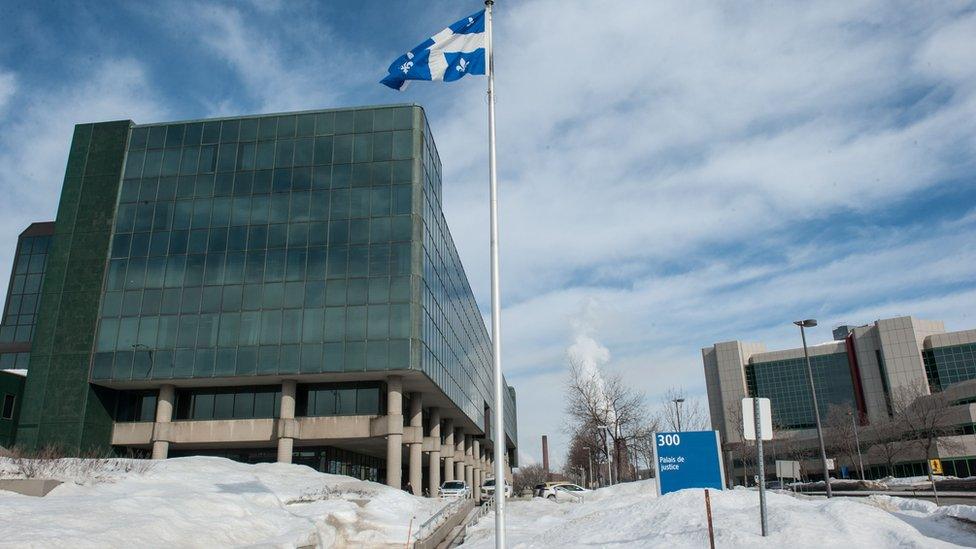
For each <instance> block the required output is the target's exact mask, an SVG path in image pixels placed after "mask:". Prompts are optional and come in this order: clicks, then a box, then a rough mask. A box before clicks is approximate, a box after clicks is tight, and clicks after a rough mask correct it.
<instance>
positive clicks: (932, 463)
mask: <svg viewBox="0 0 976 549" xmlns="http://www.w3.org/2000/svg"><path fill="white" fill-rule="evenodd" d="M929 469H931V470H932V474H933V475H941V474H942V461H941V460H938V459H930V460H929Z"/></svg>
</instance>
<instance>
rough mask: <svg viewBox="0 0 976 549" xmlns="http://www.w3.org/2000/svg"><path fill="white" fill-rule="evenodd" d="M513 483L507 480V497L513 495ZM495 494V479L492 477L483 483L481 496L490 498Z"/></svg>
mask: <svg viewBox="0 0 976 549" xmlns="http://www.w3.org/2000/svg"><path fill="white" fill-rule="evenodd" d="M512 491H513V490H512V485H511V484H509V483H508V482H505V497H506V498H510V497H512ZM494 495H495V479H493V478H490V479H488V480H486V481H485V483H484V484H482V485H481V497H482V499H485V498H490V497H492V496H494Z"/></svg>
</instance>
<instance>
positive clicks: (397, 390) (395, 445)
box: [386, 376, 403, 490]
mask: <svg viewBox="0 0 976 549" xmlns="http://www.w3.org/2000/svg"><path fill="white" fill-rule="evenodd" d="M386 415H387V421H388V423H387V428H388V429H389V432H388V434H387V435H386V485H387V486H391V487H393V488H396V489H397V490H399V489H400V488H402V487H403V453H402V452H403V380H402V379H401V378H400V376H390V377H388V378H387V379H386Z"/></svg>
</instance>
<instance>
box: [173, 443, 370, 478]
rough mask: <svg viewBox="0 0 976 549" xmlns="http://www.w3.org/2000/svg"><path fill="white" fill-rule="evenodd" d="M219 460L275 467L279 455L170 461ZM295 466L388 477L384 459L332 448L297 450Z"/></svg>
mask: <svg viewBox="0 0 976 549" xmlns="http://www.w3.org/2000/svg"><path fill="white" fill-rule="evenodd" d="M182 456H219V457H225V458H228V459H232V460H234V461H240V462H242V463H274V462H275V461H278V453H277V450H275V449H274V448H242V449H233V450H178V449H176V450H171V451H170V457H182ZM292 463H295V464H297V465H307V466H309V467H311V468H313V469H316V470H318V471H322V472H325V473H332V474H334V475H348V476H351V477H354V478H358V479H360V480H371V481H373V482H382V480H383V479H384V478H385V476H386V469H385V467H384V465H385V463H384V461H383V460H382V459H380V458H376V457H373V456H367V455H363V454H359V453H356V452H350V451H349V450H344V449H341V448H334V447H332V446H316V447H311V448H305V447H302V448H296V449H295V451H294V452H293V453H292Z"/></svg>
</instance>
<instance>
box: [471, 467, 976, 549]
mask: <svg viewBox="0 0 976 549" xmlns="http://www.w3.org/2000/svg"><path fill="white" fill-rule="evenodd" d="M601 492H603V493H602V494H601ZM590 496H591V497H590V498H589V499H588V500H587V501H585V502H583V503H564V504H557V503H553V502H550V501H542V500H541V499H538V498H537V499H535V500H532V501H513V502H511V503H510V504H509V505H508V507H507V509H508V510H509V512H508V515H507V523H508V531H507V535H508V541H509V544H510V546H512V547H520V548H531V547H581V546H601V547H607V546H610V547H635V548H636V547H694V548H700V547H707V546H708V527H707V523H706V518H705V501H704V491H703V490H682V491H680V492H675V493H672V494H667V495H665V496H662V497H655V494H654V485H653V481H651V482H645V483H632V484H625V485H621V486H616V487H612V488H605V489H601V490H597V491H596V492H595V493H594V494H590ZM592 496H597V497H592ZM767 498H768V500H767V501H768V509H769V536H768V537H765V538H763V537H762V536H761V535H760V528H759V496H758V493H757V492H755V491H753V490H726V491H712V492H711V501H712V516H713V521H714V531H715V544H716V546H718V547H770V548H773V547H776V548H779V547H790V548H791V549H798V548H805V547H811V548H813V547H816V548H820V547H846V548H851V547H865V548H868V547H870V548H877V547H919V548H922V547H924V548H940V547H956V546H957V545H955V544H959V545H974V544H976V535H974V534H973V531H972V530H970V529H968V528H966V527H965V526H964V525H962V524H954V523H953V524H950V523H949V522H948V521H946V522H945V523H938V524H936V523H934V522H933V520H932V519H930V518H922V517H908V518H906V517H903V516H901V515H899V514H894V513H891V512H888V511H886V510H883V509H881V508H879V507H878V506H877V505H870V504H865V503H864V502H862V501H860V500H859V499H854V498H834V499H832V500H827V499H823V498H817V499H807V498H802V499H801V498H795V497H793V496H791V495H787V494H780V493H768V494H767ZM895 507H896V508H897V507H898V506H897V505H895ZM914 521H917V523H916V522H914ZM953 522H955V521H953ZM493 528H494V522H493V517H491V516H490V515H489V516H487V517H485V518H483V519H482V520H481V521H479V522H478V523H477V524H476V525H475V526H474V527H473V528H472V529H471V530H469V536H468V538H467V540H466V542H465V545H464V546H465V547H472V548H475V549H477V548H488V547H492V546H493V543H494V540H493Z"/></svg>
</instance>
